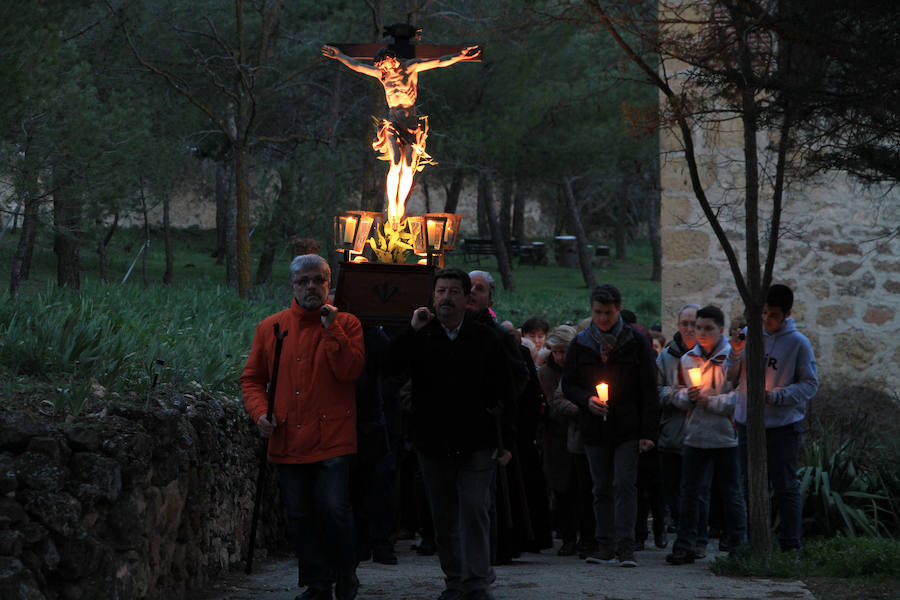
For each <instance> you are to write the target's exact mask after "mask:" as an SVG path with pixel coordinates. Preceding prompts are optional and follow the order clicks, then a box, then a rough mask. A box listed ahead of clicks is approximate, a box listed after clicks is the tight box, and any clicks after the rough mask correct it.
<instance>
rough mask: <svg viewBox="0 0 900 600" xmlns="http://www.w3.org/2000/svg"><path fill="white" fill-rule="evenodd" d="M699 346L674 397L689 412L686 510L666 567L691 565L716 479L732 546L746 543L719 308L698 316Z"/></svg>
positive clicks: (685, 359)
mask: <svg viewBox="0 0 900 600" xmlns="http://www.w3.org/2000/svg"><path fill="white" fill-rule="evenodd" d="M695 331H696V337H697V344H696V345H695V346H694V348H693V349H692V350H691V351H690V352H687V353H685V354H684V355H683V356H682V357H681V373H682V379H683V381H685V382H688V383H689V385H690V387H687V388H681V389H680V390H678V392H677V393H676V394H675V395H674V404H675V405H676V406H679V407H681V408H682V409H683V410H686V411H687V413H688V414H687V419H686V420H685V437H684V452H683V455H682V461H683V462H682V467H681V509H680V510H679V519H680V520H679V523H678V538H677V539H676V540H675V546H674V547H673V551H672V553H671V554H669V555H668V556H666V562H668V563H670V564H673V565H683V564H687V563H692V562H694V560H695V559H696V558H697V555H696V554H695V548H696V544H697V535H698V532H699V531H700V523H699V522H698V514H699V511H698V506H699V505H700V504H701V503H702V502H707V503H708V502H709V490H710V486H711V485H712V481H713V474H715V475H716V481H717V483H718V487H719V493H720V495H721V498H722V503H723V505H724V508H725V527H726V530H727V534H726V535H727V543H728V547H729V548H730V549H731V550H734V549H736V548H737V547H738V546H740V545H741V544H742V543H743V542H744V541H745V539H746V535H747V512H746V509H745V506H744V495H743V494H742V493H741V471H740V464H739V461H738V447H737V446H738V437H737V429H736V428H735V425H734V421H733V420H732V415H733V414H734V407H735V405H736V404H737V396H738V393H737V392H735V391H733V388H732V385H731V384H730V383H729V382H728V381H727V380H726V378H725V371H724V369H723V368H722V365H723V363H724V362H725V356H726V355H727V354H728V351H729V350H730V348H731V346H730V345H729V344H728V340H727V339H726V338H725V337H724V335H723V333H724V331H725V315H724V313H723V312H722V310H721V309H720V308H718V307H716V306H705V307H703V308H701V309H700V310H698V311H697V325H696V328H695Z"/></svg>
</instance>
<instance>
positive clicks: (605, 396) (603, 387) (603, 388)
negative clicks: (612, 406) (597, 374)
mask: <svg viewBox="0 0 900 600" xmlns="http://www.w3.org/2000/svg"><path fill="white" fill-rule="evenodd" d="M597 400H599V401H600V404H602V405H603V406H606V405H607V403H608V402H609V386H608V385H607V384H605V383H598V384H597ZM603 420H604V421H605V420H606V415H603Z"/></svg>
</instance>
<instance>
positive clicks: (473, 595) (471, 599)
mask: <svg viewBox="0 0 900 600" xmlns="http://www.w3.org/2000/svg"><path fill="white" fill-rule="evenodd" d="M463 598H464V599H465V600H494V595H493V594H492V593H490V592H489V591H487V590H486V589H481V590H472V591H471V592H466V594H465V595H464V596H463Z"/></svg>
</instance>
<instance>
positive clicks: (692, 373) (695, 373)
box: [688, 368, 703, 387]
mask: <svg viewBox="0 0 900 600" xmlns="http://www.w3.org/2000/svg"><path fill="white" fill-rule="evenodd" d="M688 376H689V377H690V378H691V385H692V386H693V387H700V384H701V383H703V370H702V369H699V368H693V369H688Z"/></svg>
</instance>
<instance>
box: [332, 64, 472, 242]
mask: <svg viewBox="0 0 900 600" xmlns="http://www.w3.org/2000/svg"><path fill="white" fill-rule="evenodd" d="M480 53H481V48H479V47H478V46H469V47H467V48H464V49H463V50H462V51H460V52H459V53H458V54H451V55H448V56H442V57H440V58H432V59H417V58H411V59H401V58H399V57H398V56H397V53H396V52H394V51H393V50H391V49H389V48H382V49H381V50H379V51H378V53H377V54H376V55H375V58H374V60H373V61H372V62H373V64H372V65H367V64H365V63H362V62H360V61H358V60H356V59H354V58H351V57H349V56H347V55H346V54H344V53H343V52H341V51H340V50H338V49H337V48H335V47H334V46H323V47H322V54H323V55H324V56H326V57H328V58H333V59H335V60H338V61H340V62H341V63H343V64H344V65H346V66H347V67H349V68H350V69H353V70H354V71H356V72H357V73H362V74H363V75H368V76H369V77H374V78H375V79H377V80H378V81H380V82H381V85H382V86H384V97H385V99H386V100H387V105H388V116H387V118H386V119H382V120H381V125H380V126H379V128H378V133H377V135H376V137H375V141H373V142H372V147H373V148H374V149H375V150H376V151H378V152H380V153H382V154H383V155H386V157H387V158H388V160H389V161H390V163H391V166H390V169H389V170H388V175H387V186H386V187H387V190H386V191H387V201H388V222H389V223H390V224H391V227H392V228H394V229H398V228H399V226H400V221H401V220H402V219H403V213H404V206H405V205H406V198H407V196H409V192H410V190H411V189H412V185H413V176H414V175H415V174H416V171H419V170H421V169H422V167H424V162H423V161H428V160H429V159H430V158H431V157H430V156H429V155H428V153H427V152H425V140H426V138H427V137H428V120H427V117H422V118H421V119H420V118H419V117H418V116H417V115H416V97H417V94H418V90H417V88H418V84H419V73H420V72H421V71H427V70H429V69H440V68H442V67H449V66H450V65H452V64H455V63H458V62H459V61H461V60H464V59H466V58H474V57H476V56H478V54H480ZM420 163H422V164H421V165H420Z"/></svg>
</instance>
